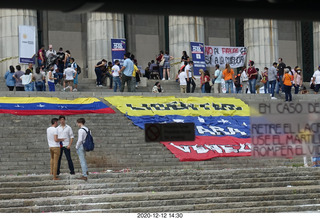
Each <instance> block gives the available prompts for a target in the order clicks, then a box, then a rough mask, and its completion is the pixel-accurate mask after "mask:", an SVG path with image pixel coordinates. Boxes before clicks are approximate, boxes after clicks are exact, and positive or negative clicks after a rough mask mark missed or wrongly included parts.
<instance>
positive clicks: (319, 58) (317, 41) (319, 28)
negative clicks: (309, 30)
mask: <svg viewBox="0 0 320 219" xmlns="http://www.w3.org/2000/svg"><path fill="white" fill-rule="evenodd" d="M319 51H320V22H313V57H314V58H313V60H314V61H313V62H314V70H316V69H318V66H319V65H320V54H319Z"/></svg>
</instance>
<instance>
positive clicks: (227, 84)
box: [225, 80, 234, 94]
mask: <svg viewBox="0 0 320 219" xmlns="http://www.w3.org/2000/svg"><path fill="white" fill-rule="evenodd" d="M225 82H226V93H227V94H228V93H229V89H230V90H231V93H232V94H233V93H234V92H233V81H232V80H227V81H225Z"/></svg>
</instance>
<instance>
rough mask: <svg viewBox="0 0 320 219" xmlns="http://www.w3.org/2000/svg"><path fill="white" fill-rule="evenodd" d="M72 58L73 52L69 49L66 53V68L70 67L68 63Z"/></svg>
mask: <svg viewBox="0 0 320 219" xmlns="http://www.w3.org/2000/svg"><path fill="white" fill-rule="evenodd" d="M70 58H71V52H70V51H69V50H66V52H65V53H64V60H63V62H64V68H68V64H69V63H70Z"/></svg>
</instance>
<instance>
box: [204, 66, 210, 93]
mask: <svg viewBox="0 0 320 219" xmlns="http://www.w3.org/2000/svg"><path fill="white" fill-rule="evenodd" d="M204 90H205V93H211V85H210V72H209V71H208V70H205V71H204Z"/></svg>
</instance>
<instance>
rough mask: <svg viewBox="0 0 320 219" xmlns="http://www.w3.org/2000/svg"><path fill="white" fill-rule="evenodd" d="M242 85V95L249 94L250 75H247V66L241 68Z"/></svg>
mask: <svg viewBox="0 0 320 219" xmlns="http://www.w3.org/2000/svg"><path fill="white" fill-rule="evenodd" d="M240 72H241V84H242V93H243V94H244V93H247V92H248V88H249V85H248V80H249V78H248V75H247V67H246V66H243V67H242V68H241V71H240Z"/></svg>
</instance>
